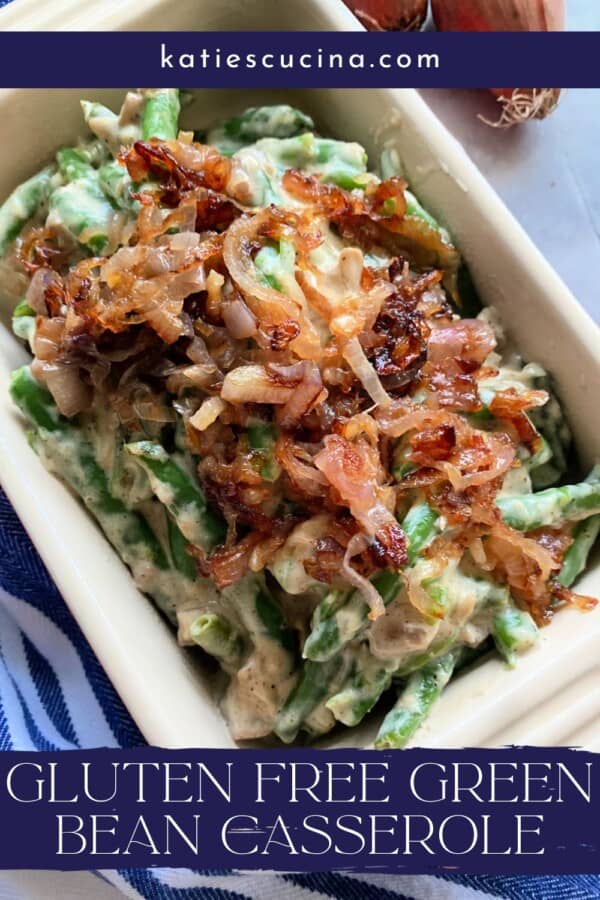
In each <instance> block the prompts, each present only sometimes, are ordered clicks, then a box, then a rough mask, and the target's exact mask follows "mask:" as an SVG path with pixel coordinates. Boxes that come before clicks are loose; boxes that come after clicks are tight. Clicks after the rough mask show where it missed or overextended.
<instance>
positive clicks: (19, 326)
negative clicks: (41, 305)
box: [11, 300, 36, 346]
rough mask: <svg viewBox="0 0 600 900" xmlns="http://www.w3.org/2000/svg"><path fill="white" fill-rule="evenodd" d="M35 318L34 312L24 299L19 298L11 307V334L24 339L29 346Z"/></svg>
mask: <svg viewBox="0 0 600 900" xmlns="http://www.w3.org/2000/svg"><path fill="white" fill-rule="evenodd" d="M35 319H36V312H35V310H34V309H32V308H31V306H30V305H29V304H28V303H27V301H26V300H21V302H20V303H17V305H16V306H15V308H14V309H13V314H12V323H11V324H12V330H13V334H14V335H15V337H18V338H19V339H20V340H22V341H26V342H27V343H28V344H29V345H30V346H31V344H32V342H33V336H34V334H35Z"/></svg>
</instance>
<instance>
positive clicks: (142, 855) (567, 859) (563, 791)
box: [0, 747, 600, 875]
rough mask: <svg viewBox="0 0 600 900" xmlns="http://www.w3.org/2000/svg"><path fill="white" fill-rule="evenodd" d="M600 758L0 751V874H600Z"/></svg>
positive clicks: (564, 752) (537, 752) (554, 751)
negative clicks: (139, 870) (148, 870)
mask: <svg viewBox="0 0 600 900" xmlns="http://www.w3.org/2000/svg"><path fill="white" fill-rule="evenodd" d="M599 760H600V757H599V756H598V755H597V754H592V753H586V752H584V751H576V750H570V749H567V748H563V749H558V748H541V747H538V748H533V747H521V748H505V749H502V750H485V749H479V750H445V751H444V750H404V751H400V750H398V751H393V752H391V753H388V752H376V751H359V750H355V751H352V750H346V751H344V750H338V751H326V750H308V749H304V750H300V749H295V750H293V749H289V750H262V751H259V750H244V751H240V750H180V751H173V750H160V749H158V748H152V747H149V748H139V749H130V750H86V751H63V752H60V753H15V752H5V753H0V821H1V822H2V840H1V841H0V868H11V869H14V868H27V869H33V868H42V869H52V868H57V869H89V868H93V869H96V868H106V867H110V868H118V867H127V868H130V867H136V866H148V865H159V866H190V867H192V868H210V869H215V868H224V869H230V868H243V869H278V870H284V871H286V870H287V871H290V870H291V871H301V870H302V871H315V870H316V871H331V870H346V871H350V870H353V871H363V872H365V871H381V872H412V873H415V872H420V873H425V872H439V871H444V870H448V869H452V870H455V871H463V872H471V873H483V872H485V873H494V874H511V875H516V874H540V873H545V874H559V873H561V874H562V873H598V872H600V846H599V839H600V836H599V833H598V821H599V817H600V802H599V800H600V795H599V794H598V790H599V789H600V788H599V784H598V762H599Z"/></svg>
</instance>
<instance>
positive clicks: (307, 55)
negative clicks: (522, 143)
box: [0, 31, 600, 88]
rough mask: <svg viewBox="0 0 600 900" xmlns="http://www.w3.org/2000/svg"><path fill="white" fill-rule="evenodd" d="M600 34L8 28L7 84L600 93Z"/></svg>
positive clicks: (4, 51) (3, 74)
mask: <svg viewBox="0 0 600 900" xmlns="http://www.w3.org/2000/svg"><path fill="white" fill-rule="evenodd" d="M599 56H600V32H569V33H550V34H541V33H486V34H467V33H451V34H450V33H446V34H440V33H437V32H425V33H418V34H415V33H410V34H406V33H400V32H394V33H361V32H347V33H346V32H343V33H333V32H216V31H213V32H202V31H197V32H172V33H169V32H118V33H108V32H31V33H28V32H3V33H1V34H0V85H1V86H2V87H36V88H51V87H74V86H81V87H86V88H92V87H125V86H127V85H131V84H144V85H147V86H148V87H182V88H183V87H200V86H202V87H207V86H208V87H217V88H220V87H222V88H224V87H240V86H243V87H248V88H259V87H273V86H274V85H276V86H277V87H281V88H291V87H304V88H309V87H345V88H349V87H353V88H367V87H403V86H405V87H408V86H410V87H530V88H534V87H564V88H568V87H573V88H591V87H600V67H599V66H598V64H597V60H598V57H599Z"/></svg>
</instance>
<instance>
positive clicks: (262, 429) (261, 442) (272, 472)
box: [247, 420, 281, 481]
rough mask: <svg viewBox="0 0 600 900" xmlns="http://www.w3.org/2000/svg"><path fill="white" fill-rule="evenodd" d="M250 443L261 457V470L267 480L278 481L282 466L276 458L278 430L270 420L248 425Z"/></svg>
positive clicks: (252, 448)
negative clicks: (275, 449) (275, 448)
mask: <svg viewBox="0 0 600 900" xmlns="http://www.w3.org/2000/svg"><path fill="white" fill-rule="evenodd" d="M247 434H248V445H249V446H250V449H251V450H254V451H255V452H256V453H257V455H258V457H259V472H260V475H261V478H263V479H264V480H265V481H277V479H278V478H279V476H280V474H281V467H280V465H279V463H278V462H277V460H276V459H275V454H274V447H275V442H276V440H277V431H276V429H275V426H274V425H272V424H271V423H270V422H260V421H258V420H256V421H254V422H251V423H250V424H249V425H248V431H247Z"/></svg>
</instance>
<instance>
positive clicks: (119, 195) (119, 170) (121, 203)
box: [98, 159, 140, 212]
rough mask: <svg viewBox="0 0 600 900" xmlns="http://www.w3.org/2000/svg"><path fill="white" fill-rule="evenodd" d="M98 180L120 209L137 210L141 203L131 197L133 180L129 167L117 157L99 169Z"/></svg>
mask: <svg viewBox="0 0 600 900" xmlns="http://www.w3.org/2000/svg"><path fill="white" fill-rule="evenodd" d="M98 182H99V184H100V187H101V188H102V190H103V191H104V193H105V194H106V196H107V197H109V198H110V199H111V200H112V201H113V202H114V203H116V205H117V206H118V207H119V209H123V210H125V211H128V212H137V211H138V209H139V206H140V205H139V203H138V201H137V200H133V198H132V197H131V188H132V181H131V178H130V177H129V174H128V172H127V169H126V168H125V166H122V165H121V163H119V162H118V161H117V160H116V159H111V160H109V161H108V162H106V163H104V165H103V166H100V168H99V169H98Z"/></svg>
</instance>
